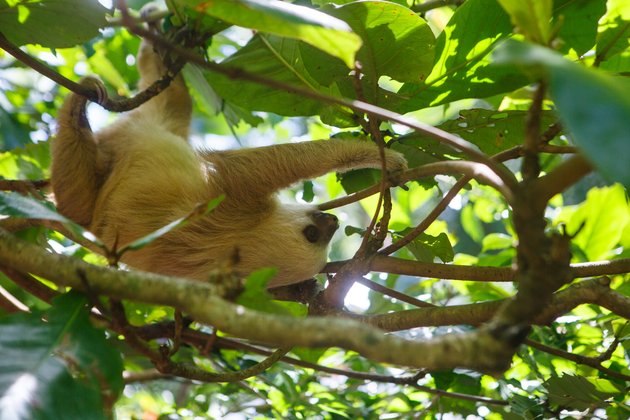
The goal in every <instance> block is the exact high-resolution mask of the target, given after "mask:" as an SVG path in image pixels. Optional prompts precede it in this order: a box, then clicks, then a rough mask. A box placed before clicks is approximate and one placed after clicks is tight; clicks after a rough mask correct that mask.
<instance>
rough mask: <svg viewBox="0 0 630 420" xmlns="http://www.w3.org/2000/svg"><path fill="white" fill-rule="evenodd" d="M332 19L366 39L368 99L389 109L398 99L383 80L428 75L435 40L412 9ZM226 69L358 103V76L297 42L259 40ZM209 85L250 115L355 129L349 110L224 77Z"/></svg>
mask: <svg viewBox="0 0 630 420" xmlns="http://www.w3.org/2000/svg"><path fill="white" fill-rule="evenodd" d="M331 13H332V14H335V15H336V16H339V17H340V18H342V19H346V20H347V21H348V23H349V24H350V26H352V28H353V30H354V31H355V32H356V33H358V34H359V35H361V37H362V39H363V46H362V47H361V50H360V51H359V53H358V55H357V57H358V59H359V61H360V62H361V65H362V73H363V77H362V79H361V80H362V84H363V92H362V93H363V95H364V99H366V100H368V101H371V102H373V103H377V104H379V105H385V106H389V105H391V104H392V103H395V101H396V95H395V94H394V93H393V92H389V91H387V90H385V89H383V88H381V87H380V86H379V84H378V81H379V79H380V77H381V76H389V77H391V78H394V79H398V80H401V81H406V80H419V79H421V78H423V77H424V75H426V73H427V72H428V71H429V68H430V62H431V60H432V55H433V42H434V38H433V35H432V33H431V31H430V30H429V28H428V26H427V24H426V22H424V20H422V19H421V18H419V17H417V16H415V15H413V14H412V13H411V12H410V11H409V9H406V8H404V7H401V6H399V5H396V4H393V3H388V2H380V1H368V2H360V3H357V4H354V3H351V4H348V5H347V6H344V7H341V8H337V9H332V10H331ZM222 65H224V66H229V67H232V68H242V69H245V70H247V71H249V72H252V73H256V74H258V75H262V76H265V77H269V78H273V79H275V80H278V81H280V82H283V83H286V84H288V85H294V86H301V87H304V88H307V89H311V90H314V91H318V92H323V93H326V94H329V95H334V96H345V97H351V98H355V97H357V93H356V92H355V89H354V81H353V77H354V76H352V75H350V74H349V70H348V68H347V67H346V66H345V65H344V63H343V62H342V61H341V60H339V59H338V58H335V57H332V56H330V55H328V54H325V53H323V52H321V51H319V50H317V49H316V48H314V47H312V46H311V45H309V44H306V43H303V42H299V41H296V40H292V39H287V38H280V37H276V36H268V35H262V34H259V35H257V36H255V37H254V38H253V39H252V40H251V41H250V42H249V43H248V44H247V45H246V46H245V47H243V48H242V49H240V50H239V51H238V52H236V53H235V54H233V55H232V56H230V57H229V58H227V59H226V60H224V61H223V62H222ZM208 81H209V83H210V84H211V85H212V87H213V88H214V89H215V91H216V92H217V93H218V94H219V95H221V96H222V97H224V98H225V99H227V100H228V101H229V102H232V103H234V104H236V105H238V106H240V107H243V108H245V109H249V110H257V111H269V112H274V113H277V114H281V115H289V116H294V115H316V114H320V115H321V116H322V119H324V120H325V121H326V122H328V123H330V124H334V125H339V126H344V125H355V124H356V123H355V122H354V120H353V119H352V118H351V114H350V113H349V111H348V110H344V109H342V108H340V107H337V106H329V105H326V104H322V103H321V102H320V101H316V100H312V99H309V98H306V97H304V96H301V95H295V94H292V93H290V92H287V91H285V90H282V89H277V88H271V87H268V86H264V85H259V84H255V83H248V82H243V81H235V80H230V79H229V78H228V77H225V76H221V75H211V76H209V77H208ZM390 107H394V106H390Z"/></svg>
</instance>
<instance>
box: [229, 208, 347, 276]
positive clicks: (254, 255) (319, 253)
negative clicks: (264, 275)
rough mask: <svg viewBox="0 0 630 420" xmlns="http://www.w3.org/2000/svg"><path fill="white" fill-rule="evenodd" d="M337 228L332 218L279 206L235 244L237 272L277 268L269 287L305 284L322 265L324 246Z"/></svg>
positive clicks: (310, 209)
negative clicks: (242, 239) (237, 258)
mask: <svg viewBox="0 0 630 420" xmlns="http://www.w3.org/2000/svg"><path fill="white" fill-rule="evenodd" d="M338 227H339V221H338V220H337V217H336V216H334V215H332V214H329V213H324V212H321V211H317V210H316V209H315V208H314V207H313V206H305V205H300V204H285V203H282V204H279V205H278V206H277V207H276V208H275V209H274V211H272V212H271V213H270V214H269V215H268V217H267V218H265V220H262V221H261V222H260V223H258V225H257V226H256V227H254V228H253V229H252V232H250V234H249V239H248V240H246V241H242V242H241V243H240V244H239V246H238V253H239V263H238V268H239V270H243V271H245V272H251V271H253V270H255V269H257V268H261V267H275V268H277V269H278V272H277V274H276V276H275V277H274V278H273V279H272V280H271V281H270V283H269V287H277V286H284V285H288V284H294V283H298V282H300V281H302V280H307V279H309V278H311V277H313V276H314V275H315V274H317V273H319V271H320V270H321V269H322V268H323V267H324V265H325V264H326V258H327V255H328V244H329V242H330V239H331V238H332V236H333V234H334V233H335V231H336V230H337V228H338Z"/></svg>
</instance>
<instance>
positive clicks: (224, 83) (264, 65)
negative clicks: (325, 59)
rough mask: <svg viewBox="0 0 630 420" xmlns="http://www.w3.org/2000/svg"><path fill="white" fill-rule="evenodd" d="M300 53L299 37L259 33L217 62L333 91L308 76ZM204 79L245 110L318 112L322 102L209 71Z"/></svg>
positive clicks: (284, 112) (282, 112)
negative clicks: (236, 50)
mask: <svg viewBox="0 0 630 420" xmlns="http://www.w3.org/2000/svg"><path fill="white" fill-rule="evenodd" d="M302 54H303V50H302V49H301V48H300V42H299V41H296V40H293V39H286V38H280V37H277V36H272V35H263V34H259V35H257V36H255V37H254V38H253V39H252V40H251V41H250V42H249V43H248V44H247V45H245V46H244V47H243V48H241V49H240V50H239V51H238V52H237V53H235V54H234V55H232V56H230V57H229V58H227V59H226V60H224V61H223V62H222V63H221V64H222V65H223V66H227V67H233V68H242V69H245V70H247V71H249V72H251V73H255V74H258V75H261V76H267V77H272V78H273V79H274V80H277V81H279V82H282V83H286V84H288V85H292V86H300V87H303V88H308V89H312V90H315V91H320V92H326V93H330V94H333V92H332V91H331V90H329V89H327V88H326V87H324V86H321V85H320V84H319V83H317V81H316V80H314V79H313V77H311V75H310V73H309V69H307V68H306V67H305V66H304V59H303V58H302ZM346 70H347V69H346ZM207 79H208V82H209V83H210V85H211V86H212V88H213V89H214V90H215V91H216V92H217V93H218V94H219V95H220V96H221V97H223V98H225V99H226V100H228V101H229V102H231V103H234V104H236V105H237V106H240V107H243V108H245V109H247V110H256V111H267V112H274V113H276V114H280V115H287V116H296V115H315V114H318V113H319V112H320V110H321V109H322V107H323V106H324V105H323V104H322V103H321V102H319V101H316V100H313V99H309V98H305V97H303V96H301V95H296V94H293V93H290V92H287V91H285V90H281V89H276V88H271V87H269V86H266V85H262V84H258V83H252V82H244V81H237V80H232V79H230V78H228V77H226V76H223V75H220V74H210V75H208V77H207Z"/></svg>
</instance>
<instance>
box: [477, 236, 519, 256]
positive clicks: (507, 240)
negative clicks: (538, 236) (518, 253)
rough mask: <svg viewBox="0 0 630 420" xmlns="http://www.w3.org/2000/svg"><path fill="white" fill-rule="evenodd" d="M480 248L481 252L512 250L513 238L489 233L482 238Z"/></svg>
mask: <svg viewBox="0 0 630 420" xmlns="http://www.w3.org/2000/svg"><path fill="white" fill-rule="evenodd" d="M481 246H482V249H481V251H482V252H486V251H490V250H497V249H506V248H512V247H513V246H514V238H512V237H511V236H509V235H506V234H504V233H490V234H488V235H487V236H485V237H484V238H483V240H482V242H481Z"/></svg>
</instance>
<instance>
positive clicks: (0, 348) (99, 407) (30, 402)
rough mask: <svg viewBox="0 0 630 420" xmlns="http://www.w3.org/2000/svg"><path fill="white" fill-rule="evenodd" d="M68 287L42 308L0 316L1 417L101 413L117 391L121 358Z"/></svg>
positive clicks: (99, 415) (92, 416)
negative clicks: (44, 308)
mask: <svg viewBox="0 0 630 420" xmlns="http://www.w3.org/2000/svg"><path fill="white" fill-rule="evenodd" d="M86 302H87V299H85V298H84V297H82V296H81V295H79V294H75V293H70V294H66V295H63V296H61V297H59V298H57V299H55V301H54V305H53V307H52V308H51V309H50V310H49V311H47V312H45V313H29V314H18V315H12V316H7V317H4V318H2V319H0V353H1V354H2V357H1V358H0V418H2V419H15V420H20V419H79V418H85V419H88V418H89V419H99V418H102V419H105V418H107V415H106V412H105V410H104V409H105V406H104V400H105V399H107V401H110V402H111V401H114V400H115V399H116V398H117V396H118V395H120V393H121V392H122V388H123V380H122V361H121V358H120V354H119V353H118V352H117V351H116V350H114V349H113V348H111V347H110V346H109V345H108V344H107V342H106V340H105V334H104V333H103V331H101V330H98V329H96V328H94V327H93V326H92V325H91V324H90V320H89V312H88V310H87V307H86Z"/></svg>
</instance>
